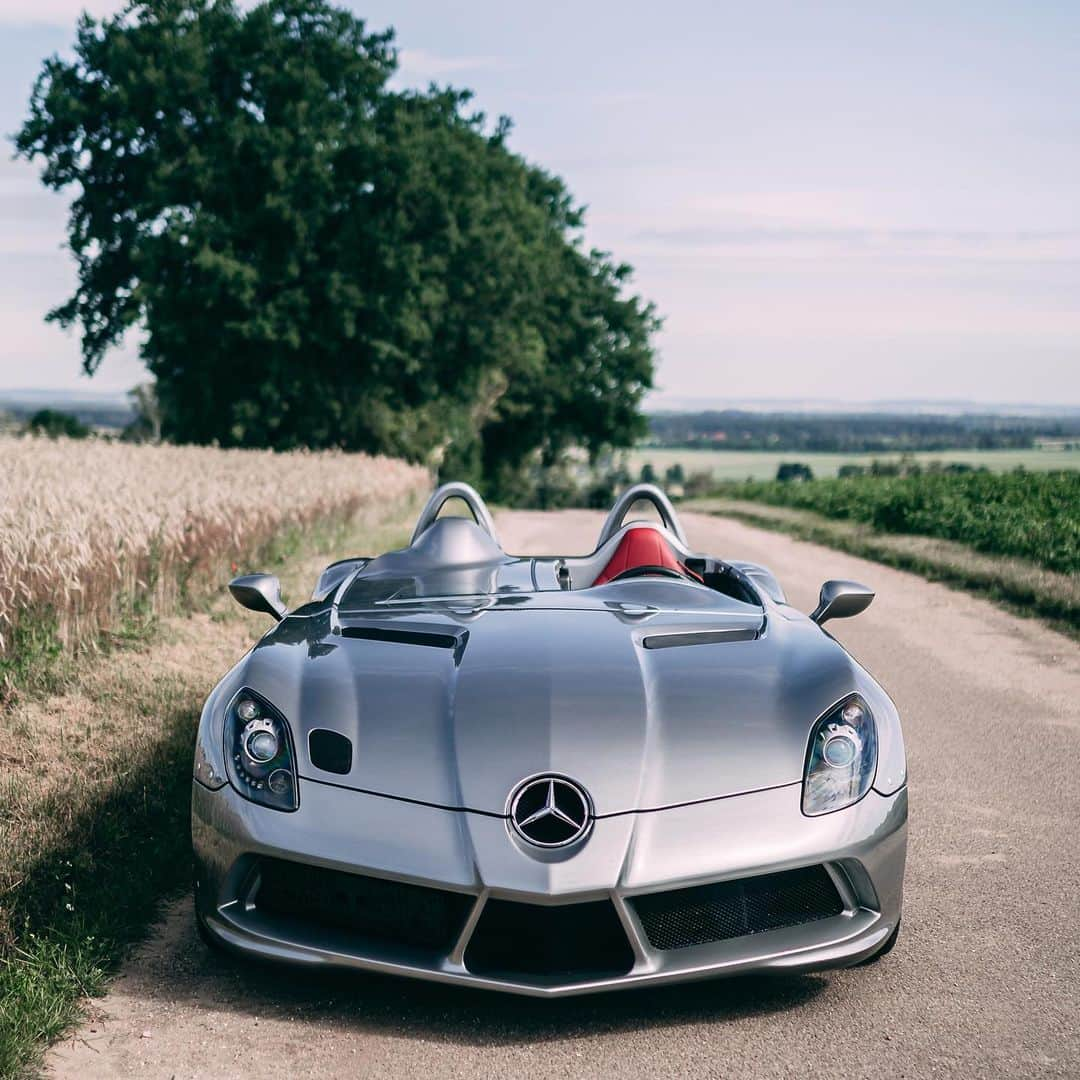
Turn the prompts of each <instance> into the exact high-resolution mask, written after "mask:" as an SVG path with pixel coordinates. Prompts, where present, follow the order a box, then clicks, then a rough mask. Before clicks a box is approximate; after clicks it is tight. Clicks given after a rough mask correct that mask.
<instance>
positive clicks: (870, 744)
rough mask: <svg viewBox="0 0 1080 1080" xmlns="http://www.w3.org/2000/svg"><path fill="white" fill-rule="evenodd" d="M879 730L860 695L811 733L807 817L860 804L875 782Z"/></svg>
mask: <svg viewBox="0 0 1080 1080" xmlns="http://www.w3.org/2000/svg"><path fill="white" fill-rule="evenodd" d="M876 769H877V730H876V728H875V727H874V718H873V717H872V716H871V715H870V710H869V709H868V708H867V706H866V702H865V701H863V699H862V698H861V697H859V696H858V695H857V694H852V695H851V697H848V698H845V699H844V700H843V701H841V702H840V704H839V705H837V706H835V707H834V708H832V709H830V710H829V711H828V712H827V713H826V714H825V715H824V716H823V717H822V718H821V719H820V720H819V721H818V722H817V723H816V724H815V725H814V730H813V731H812V732H811V733H810V747H809V749H808V750H807V754H806V778H805V780H804V781H803V798H802V808H803V813H804V814H809V815H817V814H827V813H829V812H830V811H832V810H842V809H843V808H844V807H845V806H851V804H852V803H857V802H858V801H859V800H860V799H861V798H862V797H863V796H864V795H865V794H866V793H867V792H868V791H869V790H870V785H871V784H872V783H873V782H874V772H875V770H876Z"/></svg>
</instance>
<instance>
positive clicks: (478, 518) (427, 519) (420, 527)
mask: <svg viewBox="0 0 1080 1080" xmlns="http://www.w3.org/2000/svg"><path fill="white" fill-rule="evenodd" d="M450 499H460V500H461V501H462V502H463V503H464V504H465V505H466V506H467V507H468V508H469V513H470V514H472V516H473V521H475V522H476V524H477V525H479V526H480V528H481V529H483V530H484V532H486V533H487V534H488V536H490V537H491V539H492V540H494V541H495V543H496V544H498V543H499V539H498V537H497V536H496V535H495V522H494V521H492V519H491V511H490V510H488V508H487V505H486V504H485V502H484V500H483V499H481V498H480V494H479V492H477V490H476V489H475V488H474V487H471V486H470V485H469V484H463V483H461V482H460V481H459V482H455V483H452V484H443V486H442V487H440V488H438V489H436V491H435V492H434V494H433V495H432V496H431V498H430V499H428V501H427V502H426V503H425V504H424V509H423V510H421V511H420V516H419V517H418V518H417V519H416V528H415V529H413V534H412V539H411V540H410V541H409V543H410V544H415V543H416V541H417V540H418V539H419V538H420V536H421V534H422V533H423V532H425V531H426V530H427V529H429V528H430V527H431V526H432V525H433V524H434V523H435V519H436V518H437V517H438V516H439V511H440V510H442V508H443V506H444V505H445V504H446V503H447V502H448V501H449V500H450Z"/></svg>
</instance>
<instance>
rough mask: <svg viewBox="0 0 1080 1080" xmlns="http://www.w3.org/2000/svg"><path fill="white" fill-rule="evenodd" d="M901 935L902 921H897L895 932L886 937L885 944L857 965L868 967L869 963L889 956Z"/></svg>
mask: <svg viewBox="0 0 1080 1080" xmlns="http://www.w3.org/2000/svg"><path fill="white" fill-rule="evenodd" d="M899 936H900V923H899V922H897V924H896V926H895V928H894V929H893V932H892V933H891V934H890V935H889V936H888V937H887V938H886V939H885V944H884V945H882V946H881V948H880V949H878V951H877V952H876V953H874V954H873V956H868V957H867V958H866V959H865V960H860V961H859V962H858V963H857V964H856V965H855V966H856V967H866V966H867V965H868V964H876V963H877V962H878V961H879V960H880V959H881V958H882V957H883V956H887V955H888V954H889V953H891V952H892V951H893V946H894V945H896V939H897V938H898V937H899Z"/></svg>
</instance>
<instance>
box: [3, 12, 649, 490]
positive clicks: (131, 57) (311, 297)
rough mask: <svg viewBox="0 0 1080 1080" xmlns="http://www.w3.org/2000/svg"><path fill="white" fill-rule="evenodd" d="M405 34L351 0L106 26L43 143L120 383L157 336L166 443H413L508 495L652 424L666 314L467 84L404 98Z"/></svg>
mask: <svg viewBox="0 0 1080 1080" xmlns="http://www.w3.org/2000/svg"><path fill="white" fill-rule="evenodd" d="M395 64H396V56H395V52H394V48H393V42H392V35H391V33H389V32H387V33H369V32H367V31H366V29H365V26H364V24H363V23H362V22H361V21H360V20H358V19H357V18H355V17H354V16H353V15H352V14H351V13H349V12H347V11H343V10H339V9H337V8H334V7H332V6H330V5H329V4H327V3H326V2H324V0H267V2H265V3H261V4H259V5H257V6H256V7H254V8H252V9H250V10H249V11H247V12H242V11H240V10H238V8H237V7H236V6H235V4H234V3H233V2H232V0H216V2H213V0H145V2H137V3H133V4H132V5H131V6H130V7H129V8H128V9H127V10H126V11H125V12H124V13H123V14H121V15H120V16H118V17H116V18H113V19H107V20H104V21H102V22H96V21H94V20H93V19H90V18H88V17H84V18H83V19H82V20H81V21H80V22H79V25H78V30H77V36H76V42H75V48H74V59H71V60H66V59H62V58H59V57H53V58H52V59H50V60H49V61H47V62H46V64H45V67H44V69H43V71H42V72H41V74H40V76H39V78H38V81H37V83H36V85H35V88H34V92H33V95H32V99H31V104H30V115H29V117H28V119H27V120H26V122H25V124H24V125H23V127H22V129H21V130H20V131H19V133H18V134H17V136H16V148H17V152H18V153H20V154H21V155H23V156H24V157H27V158H31V159H35V158H38V159H41V160H43V162H44V171H43V179H44V182H45V183H46V184H47V185H48V186H50V187H52V188H54V189H66V188H68V187H69V186H71V187H73V188H74V191H75V198H74V201H73V203H72V207H71V215H70V222H69V243H70V247H71V250H72V252H73V254H74V256H75V258H76V261H77V265H78V285H77V288H76V290H75V293H74V295H73V296H72V297H71V298H70V299H68V300H67V301H66V302H65V303H63V304H61V305H60V306H59V307H57V308H56V309H55V310H54V311H53V312H51V313H50V316H49V318H50V319H53V320H55V321H57V322H59V323H61V324H62V325H64V326H72V325H75V326H78V327H79V328H80V330H81V334H82V353H83V364H84V367H85V369H86V370H87V372H90V373H93V372H94V371H95V370H96V368H97V367H98V365H99V364H100V363H101V361H102V358H103V356H104V355H105V353H106V352H107V350H108V349H109V348H111V347H112V346H114V345H115V344H117V342H118V341H119V340H120V339H121V338H122V336H123V335H124V334H125V332H126V331H127V330H128V329H129V328H131V327H133V326H137V327H139V328H141V331H142V341H143V344H142V355H143V359H144V360H145V362H146V364H147V367H148V368H149V370H150V371H151V373H152V374H153V375H154V377H155V379H156V381H157V391H158V397H159V400H160V406H161V416H162V423H163V429H164V432H165V434H166V436H168V437H171V438H174V439H177V440H181V441H210V440H215V439H216V440H218V441H219V442H220V443H222V444H223V445H238V446H271V447H279V448H285V447H293V446H299V445H307V446H316V447H322V446H344V447H346V448H350V449H365V450H373V451H387V452H391V453H396V454H402V455H405V456H408V457H411V458H413V459H416V460H424V461H427V462H429V463H432V464H435V465H439V464H442V465H443V466H444V467H445V468H453V469H454V471H455V472H458V473H459V474H460V473H464V474H468V475H472V476H474V477H479V476H481V475H486V476H487V477H488V479H489V480H490V481H492V482H493V483H494V484H495V485H496V486H505V485H506V484H507V483H508V482H509V478H511V477H512V476H513V475H514V474H515V472H516V470H518V469H520V468H521V466H522V465H523V464H524V463H526V462H529V461H533V460H537V459H539V460H540V461H541V462H543V463H551V462H553V461H554V460H555V459H556V458H557V457H558V456H559V455H560V454H561V453H562V452H563V451H564V450H565V449H566V448H567V447H568V446H571V445H577V446H583V447H585V448H586V449H587V450H588V451H589V452H590V453H592V454H597V453H599V452H600V451H601V450H602V449H603V448H604V447H606V446H611V445H625V444H627V443H628V442H629V441H630V440H631V439H633V438H634V437H635V436H636V435H637V434H638V433H639V430H640V423H641V421H640V417H639V413H638V405H639V402H640V399H641V396H642V394H643V393H644V391H645V390H646V389H648V387H649V386H650V385H651V378H652V369H653V355H652V348H651V336H652V334H653V332H654V330H655V329H656V326H657V320H656V317H655V315H654V312H653V309H652V307H651V305H649V304H646V303H644V302H643V301H642V300H641V299H640V298H638V297H636V296H633V295H630V294H628V291H627V278H628V275H629V268H627V267H625V266H621V265H617V264H614V263H612V262H611V261H610V260H609V259H608V257H606V256H605V255H603V254H602V253H599V252H595V251H588V250H586V249H585V247H584V245H583V241H582V238H581V235H582V224H583V222H582V214H581V211H580V210H579V209H578V208H577V207H576V206H575V205H574V203H573V200H572V198H571V197H570V195H569V193H568V192H567V190H566V188H565V187H564V185H563V184H562V182H561V181H560V180H559V179H557V178H556V177H553V176H551V175H550V174H548V173H546V172H544V171H543V170H542V169H539V168H537V167H535V166H533V165H531V164H529V163H528V162H526V161H524V160H523V159H522V158H521V157H520V156H518V155H515V154H513V153H512V152H511V151H510V150H509V148H508V146H507V135H508V131H509V125H508V124H507V123H506V122H505V121H500V122H499V123H498V124H496V125H490V124H489V123H488V122H487V121H486V119H485V117H484V116H483V115H480V114H476V113H473V112H471V111H470V106H469V96H468V94H466V93H462V92H458V91H454V90H449V89H439V88H436V87H432V88H431V89H430V90H429V91H428V92H427V93H423V94H419V93H402V92H395V91H393V90H391V89H390V88H389V87H388V85H387V84H388V80H389V78H390V77H391V75H392V74H393V72H394V70H395Z"/></svg>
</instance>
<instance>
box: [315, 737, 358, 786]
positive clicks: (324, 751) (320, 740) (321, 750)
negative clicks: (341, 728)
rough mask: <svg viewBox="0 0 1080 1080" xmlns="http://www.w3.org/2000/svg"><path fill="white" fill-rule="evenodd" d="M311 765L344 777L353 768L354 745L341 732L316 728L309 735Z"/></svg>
mask: <svg viewBox="0 0 1080 1080" xmlns="http://www.w3.org/2000/svg"><path fill="white" fill-rule="evenodd" d="M308 755H309V756H310V758H311V764H312V765H314V766H315V768H316V769H322V770H323V772H332V773H339V774H340V775H342V776H344V775H345V774H346V773H347V772H348V771H349V770H350V769H351V768H352V743H351V742H350V741H349V740H348V739H347V738H346V737H345V736H344V735H342V734H341V733H340V732H337V731H328V730H327V729H326V728H316V729H315V730H314V731H312V732H311V733H310V734H309V735H308Z"/></svg>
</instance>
